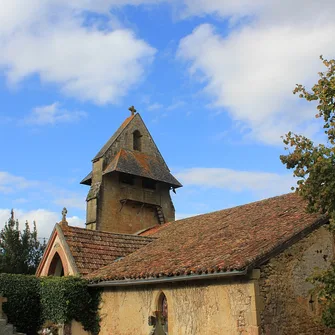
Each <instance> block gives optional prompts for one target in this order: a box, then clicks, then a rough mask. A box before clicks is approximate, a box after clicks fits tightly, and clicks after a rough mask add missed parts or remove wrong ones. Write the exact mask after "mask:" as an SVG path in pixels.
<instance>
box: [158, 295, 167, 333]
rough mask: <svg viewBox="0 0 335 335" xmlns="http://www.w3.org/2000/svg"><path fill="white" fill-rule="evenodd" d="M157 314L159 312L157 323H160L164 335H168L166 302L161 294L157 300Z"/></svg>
mask: <svg viewBox="0 0 335 335" xmlns="http://www.w3.org/2000/svg"><path fill="white" fill-rule="evenodd" d="M158 312H159V320H158V322H159V323H160V325H161V327H162V329H163V331H164V332H165V334H168V321H169V314H168V302H167V299H166V296H165V294H164V293H163V292H162V293H161V294H160V296H159V299H158Z"/></svg>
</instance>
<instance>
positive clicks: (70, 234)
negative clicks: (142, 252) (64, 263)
mask: <svg viewBox="0 0 335 335" xmlns="http://www.w3.org/2000/svg"><path fill="white" fill-rule="evenodd" d="M60 227H61V229H62V232H63V235H64V237H65V240H66V242H67V244H68V246H69V248H70V251H71V254H72V256H73V258H74V261H75V263H76V266H77V268H78V271H79V272H80V274H81V275H86V274H88V273H91V272H92V271H95V270H97V269H99V268H101V267H102V266H105V265H107V264H111V263H113V262H114V261H115V260H117V259H119V258H120V257H125V256H127V255H129V254H130V253H132V252H134V251H136V250H138V249H139V248H141V247H143V246H145V245H147V244H148V243H150V242H152V241H153V240H154V238H150V237H142V236H136V235H127V234H115V233H108V232H102V231H96V230H89V229H83V228H78V227H71V226H64V225H60Z"/></svg>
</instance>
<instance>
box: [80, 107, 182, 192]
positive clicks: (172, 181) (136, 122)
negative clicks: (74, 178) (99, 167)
mask: <svg viewBox="0 0 335 335" xmlns="http://www.w3.org/2000/svg"><path fill="white" fill-rule="evenodd" d="M130 110H131V109H130ZM134 110H135V109H134ZM131 111H132V110H131ZM135 111H136V110H135ZM138 127H139V128H141V129H142V134H141V137H142V136H144V135H145V136H146V137H147V138H150V140H149V141H147V145H146V150H143V151H139V150H132V149H133V147H131V148H130V146H129V143H130V138H129V137H130V136H131V135H132V134H133V133H134V131H135V130H136V129H137V128H138ZM127 143H128V144H127ZM101 158H103V159H104V161H103V171H102V174H103V175H105V174H108V173H111V172H115V171H117V172H123V173H127V174H131V175H135V176H139V177H145V178H150V179H153V180H155V181H159V182H163V183H167V184H169V185H171V186H172V187H173V188H177V187H181V186H182V185H181V184H180V182H179V181H178V180H177V179H176V178H175V177H174V176H173V175H172V174H171V173H170V170H169V168H168V166H167V165H166V163H165V161H164V159H163V157H162V155H161V153H160V152H159V150H158V148H157V146H156V144H155V142H154V141H153V139H152V137H151V135H150V133H149V131H148V129H147V127H146V126H145V124H144V122H143V120H142V118H141V116H140V114H138V113H137V114H135V112H134V111H132V115H131V116H129V117H128V118H127V119H126V120H125V121H124V122H123V123H122V124H121V126H120V127H119V128H118V129H117V131H116V132H115V133H114V134H113V136H112V137H111V138H110V139H109V140H108V141H107V142H106V143H105V144H104V146H103V147H102V148H101V149H100V151H99V152H98V153H97V154H96V155H95V157H94V158H93V160H92V161H93V162H95V161H97V160H99V159H101ZM80 183H81V184H85V185H91V184H92V172H90V173H89V174H88V175H87V176H86V177H85V178H84V179H83V180H82V181H81V182H80Z"/></svg>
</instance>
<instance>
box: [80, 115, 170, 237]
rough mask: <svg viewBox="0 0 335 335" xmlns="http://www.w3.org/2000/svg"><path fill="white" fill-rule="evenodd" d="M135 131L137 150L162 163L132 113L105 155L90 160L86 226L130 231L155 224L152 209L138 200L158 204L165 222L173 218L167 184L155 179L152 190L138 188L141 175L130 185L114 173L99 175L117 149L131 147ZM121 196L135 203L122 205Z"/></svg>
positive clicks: (153, 208) (151, 142)
mask: <svg viewBox="0 0 335 335" xmlns="http://www.w3.org/2000/svg"><path fill="white" fill-rule="evenodd" d="M135 130H138V131H139V132H140V133H141V152H142V153H145V154H148V155H150V156H155V157H156V158H157V159H158V160H160V161H161V163H162V164H165V163H164V160H163V158H162V156H161V154H160V152H159V151H158V149H157V147H156V145H155V143H154V142H153V139H152V138H151V136H150V133H149V132H148V130H147V129H146V127H145V125H144V123H143V121H142V120H141V118H140V116H139V115H135V117H134V118H133V119H132V120H131V121H130V123H129V124H128V125H127V126H126V127H125V128H124V130H123V132H122V133H121V135H120V136H119V137H118V138H117V139H116V140H115V142H114V143H113V145H112V146H111V147H110V148H109V149H108V150H107V152H106V153H105V155H104V156H103V157H102V158H100V159H99V160H97V161H95V162H94V163H93V178H92V186H91V189H90V192H89V195H88V198H87V200H88V201H87V217H86V222H87V228H90V229H98V230H102V231H110V232H117V233H129V234H133V233H136V232H138V231H140V230H142V229H146V228H149V227H152V226H154V225H157V224H159V223H160V222H159V219H158V216H157V210H156V208H155V207H154V206H148V205H142V204H141V203H140V202H142V203H149V204H153V205H158V206H161V208H162V211H163V214H164V217H165V222H169V221H173V220H175V209H174V206H173V203H172V200H171V196H170V190H169V185H166V184H164V183H160V182H158V183H157V187H156V190H151V189H145V188H143V187H142V179H141V177H135V183H134V185H128V184H123V183H121V182H120V180H119V173H117V172H113V173H110V174H107V175H102V171H103V170H104V169H105V168H106V167H107V166H108V164H109V163H110V162H111V161H112V160H113V158H114V157H115V155H116V154H117V153H118V152H119V151H120V149H129V150H133V133H134V131H135ZM122 199H130V200H134V201H137V203H136V202H131V201H127V202H126V203H125V204H124V205H123V206H122V205H121V203H120V200H122Z"/></svg>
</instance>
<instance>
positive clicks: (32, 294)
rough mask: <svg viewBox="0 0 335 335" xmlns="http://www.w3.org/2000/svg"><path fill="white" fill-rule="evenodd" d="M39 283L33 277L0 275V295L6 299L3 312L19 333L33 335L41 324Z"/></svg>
mask: <svg viewBox="0 0 335 335" xmlns="http://www.w3.org/2000/svg"><path fill="white" fill-rule="evenodd" d="M39 287H40V281H39V279H38V278H36V277H35V276H27V275H14V274H5V273H2V274H0V293H2V294H3V296H4V297H6V298H7V299H8V302H7V303H5V304H4V305H3V311H4V313H5V314H6V315H7V317H8V321H9V322H10V323H12V324H14V325H15V327H16V328H17V330H18V331H19V332H24V333H26V334H27V335H35V334H36V333H37V331H38V329H39V328H40V326H41V324H42V319H41V304H40V289H39Z"/></svg>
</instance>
